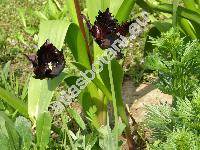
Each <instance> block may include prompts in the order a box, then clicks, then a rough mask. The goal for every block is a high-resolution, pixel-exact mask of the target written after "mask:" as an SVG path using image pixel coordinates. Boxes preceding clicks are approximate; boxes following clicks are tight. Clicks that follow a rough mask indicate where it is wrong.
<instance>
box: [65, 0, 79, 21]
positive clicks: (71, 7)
mask: <svg viewBox="0 0 200 150" xmlns="http://www.w3.org/2000/svg"><path fill="white" fill-rule="evenodd" d="M66 6H67V10H68V12H69V14H70V16H71V19H72V22H73V23H75V24H77V25H78V19H77V15H76V9H75V5H74V1H73V0H66Z"/></svg>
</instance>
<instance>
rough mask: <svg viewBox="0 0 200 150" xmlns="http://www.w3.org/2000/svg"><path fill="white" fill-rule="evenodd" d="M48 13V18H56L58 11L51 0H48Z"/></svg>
mask: <svg viewBox="0 0 200 150" xmlns="http://www.w3.org/2000/svg"><path fill="white" fill-rule="evenodd" d="M48 14H49V17H50V19H58V18H59V14H60V11H59V10H58V8H57V6H56V4H55V3H54V2H53V1H52V0H48Z"/></svg>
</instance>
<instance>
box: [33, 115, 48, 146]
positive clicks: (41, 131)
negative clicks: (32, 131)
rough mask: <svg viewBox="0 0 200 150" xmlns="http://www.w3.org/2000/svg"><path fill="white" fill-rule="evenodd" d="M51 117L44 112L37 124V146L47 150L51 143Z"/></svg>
mask: <svg viewBox="0 0 200 150" xmlns="http://www.w3.org/2000/svg"><path fill="white" fill-rule="evenodd" d="M51 121H52V118H51V115H50V113H49V112H44V113H42V114H40V115H39V116H38V119H37V122H36V137H37V145H38V146H39V147H40V148H43V149H45V147H46V146H47V144H48V143H49V136H50V133H51Z"/></svg>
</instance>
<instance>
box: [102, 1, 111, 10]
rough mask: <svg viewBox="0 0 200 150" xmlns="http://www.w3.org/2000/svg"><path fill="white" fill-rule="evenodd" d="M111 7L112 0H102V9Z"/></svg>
mask: <svg viewBox="0 0 200 150" xmlns="http://www.w3.org/2000/svg"><path fill="white" fill-rule="evenodd" d="M109 7H110V0H101V10H102V11H105V10H106V9H107V8H109Z"/></svg>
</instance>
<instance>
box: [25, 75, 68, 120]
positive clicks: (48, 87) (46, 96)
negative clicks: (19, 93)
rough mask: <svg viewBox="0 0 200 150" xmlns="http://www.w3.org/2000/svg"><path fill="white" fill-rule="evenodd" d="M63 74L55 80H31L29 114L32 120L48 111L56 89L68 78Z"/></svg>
mask: <svg viewBox="0 0 200 150" xmlns="http://www.w3.org/2000/svg"><path fill="white" fill-rule="evenodd" d="M66 75H67V74H66V73H65V72H62V73H61V74H60V75H59V76H58V77H56V78H54V79H48V80H47V79H44V80H39V79H35V78H31V79H30V82H29V88H28V113H29V116H30V117H32V118H34V117H35V118H37V117H38V115H39V114H40V113H43V112H45V111H47V110H48V107H49V105H50V102H51V99H52V97H53V94H54V91H55V89H56V88H57V87H58V85H59V84H60V83H61V82H62V81H63V80H64V78H66Z"/></svg>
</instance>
